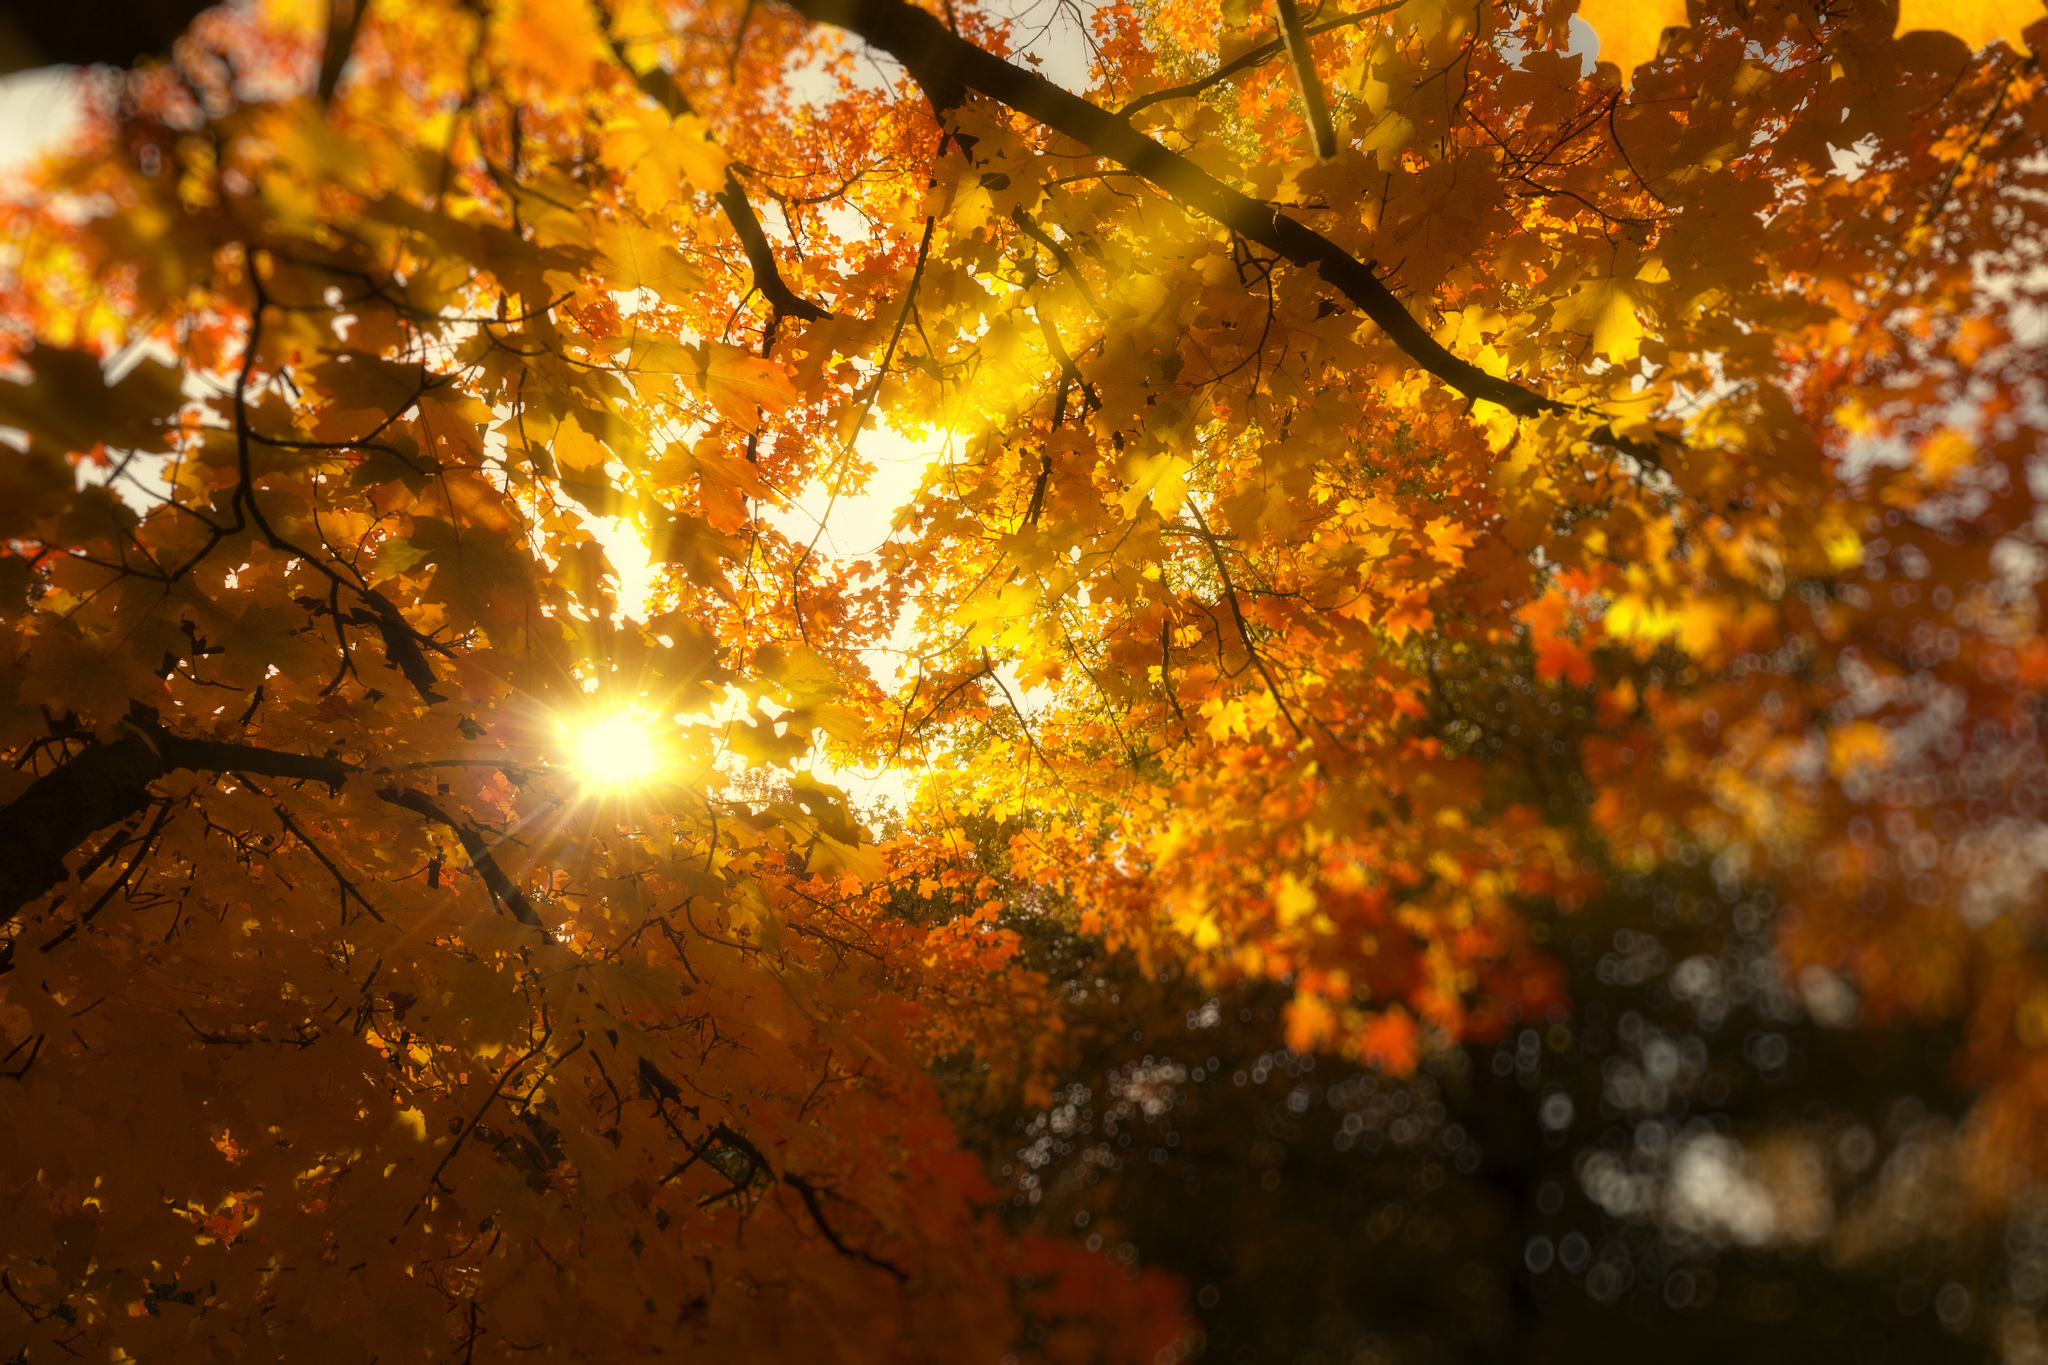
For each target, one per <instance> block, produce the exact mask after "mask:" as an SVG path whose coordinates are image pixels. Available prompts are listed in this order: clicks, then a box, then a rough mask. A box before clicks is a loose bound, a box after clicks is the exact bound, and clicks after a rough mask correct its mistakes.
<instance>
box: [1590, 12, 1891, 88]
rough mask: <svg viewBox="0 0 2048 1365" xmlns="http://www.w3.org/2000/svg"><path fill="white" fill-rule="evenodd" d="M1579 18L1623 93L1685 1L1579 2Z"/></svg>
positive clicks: (1681, 17)
mask: <svg viewBox="0 0 2048 1365" xmlns="http://www.w3.org/2000/svg"><path fill="white" fill-rule="evenodd" d="M1908 3H1911V0H1908ZM1579 17H1580V18H1581V19H1584V20H1585V21H1586V22H1587V23H1588V24H1589V25H1591V26H1592V29H1593V32H1595V33H1597V34H1599V35H1600V60H1601V61H1603V62H1613V63H1614V64H1615V65H1616V66H1618V67H1620V68H1621V84H1622V86H1623V88H1624V89H1625V88H1627V86H1628V84H1629V81H1630V80H1631V79H1632V78H1633V76H1634V74H1635V69H1636V68H1637V67H1639V66H1641V65H1642V64H1643V63H1644V62H1647V61H1650V60H1652V59H1654V58H1655V57H1656V55H1657V44H1658V43H1659V42H1660V41H1661V40H1662V39H1663V37H1664V30H1665V29H1667V28H1684V27H1686V18H1685V0H1582V3H1581V4H1580V5H1579Z"/></svg>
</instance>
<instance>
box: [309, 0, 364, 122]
mask: <svg viewBox="0 0 2048 1365" xmlns="http://www.w3.org/2000/svg"><path fill="white" fill-rule="evenodd" d="M369 9H370V0H330V3H329V4H328V8H327V41H326V44H325V46H324V47H323V48H322V50H321V53H320V81H319V84H318V85H317V86H316V87H315V88H316V90H317V91H318V93H319V96H320V102H321V103H322V104H328V103H331V102H332V101H333V99H334V90H335V87H336V86H338V85H340V84H341V73H342V71H343V70H344V69H345V68H346V67H347V66H348V59H349V54H350V53H351V52H353V51H354V50H355V45H356V32H357V30H359V29H361V28H362V26H363V16H364V15H365V14H367V13H368V12H369Z"/></svg>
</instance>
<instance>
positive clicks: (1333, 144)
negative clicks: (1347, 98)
mask: <svg viewBox="0 0 2048 1365" xmlns="http://www.w3.org/2000/svg"><path fill="white" fill-rule="evenodd" d="M1273 12H1274V13H1275V14H1276V15H1277V16H1278V17H1279V20H1280V36H1281V37H1282V38H1284V39H1285V40H1286V42H1287V58H1288V60H1289V61H1291V62H1293V63H1294V79H1295V81H1296V83H1297V84H1299V85H1300V86H1301V108H1302V112H1303V114H1305V115H1306V116H1307V118H1308V131H1309V138H1310V140H1311V141H1313V142H1314V143H1315V148H1316V155H1317V156H1319V157H1321V158H1322V159H1323V160H1325V161H1328V160H1329V159H1330V158H1331V157H1333V156H1335V155H1337V127H1336V125H1335V124H1333V123H1332V122H1330V102H1329V100H1328V99H1326V98H1324V96H1323V82H1322V78H1321V77H1319V76H1317V75H1316V59H1315V54H1314V53H1312V52H1310V51H1309V49H1308V33H1307V31H1306V30H1304V29H1303V27H1302V23H1301V10H1300V8H1299V7H1297V6H1296V5H1295V3H1294V0H1273Z"/></svg>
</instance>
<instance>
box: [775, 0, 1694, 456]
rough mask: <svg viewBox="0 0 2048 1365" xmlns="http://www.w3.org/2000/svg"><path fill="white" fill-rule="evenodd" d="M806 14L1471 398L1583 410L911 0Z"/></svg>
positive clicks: (1627, 441)
mask: <svg viewBox="0 0 2048 1365" xmlns="http://www.w3.org/2000/svg"><path fill="white" fill-rule="evenodd" d="M789 3H790V4H791V5H792V6H793V7H794V8H795V9H796V10H797V12H798V13H800V14H802V15H803V16H804V17H805V18H807V19H809V20H811V21H812V22H814V23H823V24H831V25H833V26H834V27H837V28H843V29H845V30H847V31H848V32H850V33H854V34H857V35H858V36H859V37H861V38H862V39H864V40H866V41H867V42H868V43H869V44H870V45H872V46H874V47H878V48H880V49H882V50H883V51H884V52H887V53H888V54H889V55H890V56H892V57H894V58H895V59H896V60H897V61H899V62H901V63H903V65H904V67H905V69H907V70H908V71H909V72H910V74H911V76H912V77H914V78H915V79H916V81H917V82H918V84H919V85H921V86H922V87H923V88H924V91H925V93H926V94H927V95H928V96H929V97H930V99H931V102H932V105H933V107H934V108H936V109H942V110H943V109H950V108H953V107H955V106H957V105H959V104H960V103H962V102H963V101H964V100H965V99H966V98H967V94H968V92H969V91H975V92H978V93H980V94H983V95H986V96H988V97H989V98H990V99H993V100H996V101H997V102H998V103H1001V104H1004V105H1007V106H1008V107H1009V108H1011V109H1015V110H1016V111H1017V112H1019V113H1021V114H1026V115H1029V116H1030V117H1032V118H1034V119H1036V120H1038V121H1039V122H1040V123H1042V124H1044V125H1045V126H1046V127H1048V128H1050V129H1052V130H1053V131H1055V132H1057V133H1060V134H1061V135H1063V136H1065V137H1069V138H1072V139H1073V140H1074V141H1076V142H1078V143H1080V144H1081V145H1082V146H1083V147H1085V148H1086V149H1087V150H1088V151H1089V152H1090V153H1092V154H1093V155H1095V156H1099V157H1103V158H1105V159H1107V160H1110V161H1114V162H1116V163H1118V164H1119V165H1121V166H1123V167H1125V168H1126V169H1128V170H1130V171H1132V172H1133V173H1135V174H1137V175H1139V176H1141V177H1143V178H1144V179H1146V180H1149V181H1150V182H1151V183H1152V184H1153V185H1155V186H1156V187H1158V188H1159V189H1160V190H1162V191H1164V192H1165V193H1166V194H1167V195H1168V196H1169V197H1171V198H1172V199H1174V200H1175V201H1176V202H1178V203H1180V204H1181V205H1182V206H1184V207H1186V208H1188V209H1191V210H1193V211H1194V212H1196V213H1199V214H1201V215H1202V216H1203V217H1205V218H1209V219H1212V220H1214V221H1215V222H1217V223H1220V224H1222V225H1223V226H1224V227H1227V228H1229V229H1230V230H1231V231H1233V232H1235V233H1237V234H1238V235H1239V236H1241V237H1243V238H1244V239H1245V240H1247V241H1250V242H1255V243H1257V244H1258V245H1260V246H1263V247H1265V248H1266V249H1267V250H1268V251H1271V252H1273V253H1274V254H1276V255H1278V256H1279V257H1281V258H1282V259H1283V260H1286V261H1289V262H1291V263H1292V264H1294V265H1296V266H1299V267H1301V268H1302V269H1305V270H1308V269H1313V270H1315V271H1317V272H1319V273H1320V274H1321V275H1322V277H1323V279H1324V281H1325V282H1327V283H1328V284H1330V285H1331V286H1332V287H1333V288H1335V289H1337V290H1338V291H1339V292H1341V293H1342V294H1343V295H1344V296H1345V297H1346V298H1348V299H1350V300H1351V302H1352V303H1354V304H1355V305H1357V307H1358V308H1359V309H1360V310H1361V311H1363V312H1364V313H1365V315H1366V316H1367V317H1368V318H1371V319H1372V321H1373V322H1375V323H1377V324H1378V325H1379V328H1380V330H1381V331H1383V332H1385V333H1386V335H1387V338H1388V339H1389V340H1390V341H1392V342H1393V343H1394V345H1395V346H1397V347H1399V348H1400V350H1401V351H1402V353H1403V354H1405V355H1406V356H1407V357H1408V358H1409V359H1410V360H1412V361H1414V362H1415V363H1416V364H1417V365H1419V366H1421V367H1422V368H1423V369H1424V370H1426V371H1428V372H1429V373H1430V374H1433V375H1435V376H1436V377H1437V378H1438V379H1441V380H1443V381H1444V383H1446V384H1448V385H1450V386H1451V387H1452V388H1454V389H1456V390H1457V391H1458V392H1460V393H1462V394H1464V395H1465V396H1466V397H1468V398H1473V399H1480V400H1484V401H1485V402H1489V403H1496V404H1498V405H1499V406H1501V407H1503V408H1505V409H1507V410H1508V411H1509V412H1511V413H1513V414H1515V415H1516V416H1518V417H1537V416H1542V415H1545V414H1551V413H1571V412H1574V411H1576V410H1575V409H1574V408H1572V407H1571V406H1570V405H1569V404H1565V403H1560V402H1558V401H1557V400H1556V399H1554V398H1549V397H1546V396H1545V395H1543V394H1540V393H1537V392H1535V391H1533V390H1531V389H1526V388H1523V387H1522V386H1521V385H1519V384H1516V383H1514V382H1512V381H1510V380H1507V379H1501V378H1497V377H1495V376H1494V375H1490V374H1488V373H1487V372H1486V371H1484V370H1482V369H1480V368H1479V367H1478V366H1477V365H1474V364H1472V363H1471V362H1469V361H1466V360H1462V359H1460V358H1459V357H1457V356H1455V355H1453V354H1451V352H1450V351H1448V350H1446V349H1445V348H1444V347H1443V346H1442V345H1440V344H1439V343H1438V342H1437V341H1436V339H1435V338H1434V337H1432V336H1430V334H1429V332H1428V330H1427V329H1426V328H1424V327H1423V325H1422V324H1421V323H1420V322H1418V321H1416V319H1415V318H1414V317H1413V316H1411V315H1410V314H1409V312H1408V309H1407V308H1406V307H1405V306H1404V305H1403V304H1402V302H1401V300H1400V299H1398V298H1397V297H1395V295H1394V293H1393V291H1392V290H1390V289H1389V288H1387V286H1386V285H1385V284H1384V283H1382V282H1381V280H1380V278H1379V277H1378V276H1377V275H1376V274H1374V273H1373V266H1372V263H1371V262H1369V261H1361V260H1359V259H1358V258H1357V257H1356V256H1353V255H1352V254H1351V253H1350V252H1348V251H1346V250H1345V249H1344V248H1343V247H1341V246H1339V245H1337V243H1335V242H1333V241H1331V240H1330V239H1329V238H1327V237H1325V236H1323V235H1322V234H1321V233H1319V232H1317V231H1316V230H1315V229H1313V228H1310V227H1308V226H1306V225H1304V224H1302V223H1299V222H1297V221H1295V220H1294V219H1292V218H1289V217H1288V216H1287V215H1286V214H1284V213H1281V212H1280V211H1279V210H1277V209H1274V208H1272V207H1271V206H1270V205H1267V204H1262V203H1260V202H1259V201H1258V200H1256V199H1253V198H1251V197H1250V196H1249V195H1246V194H1244V193H1242V192H1240V191H1238V190H1235V189H1232V188H1231V187H1230V186H1228V185H1226V184H1224V183H1223V182H1222V181H1220V180H1218V179H1217V178H1216V177H1215V176H1213V175H1210V174H1209V173H1208V172H1207V171H1205V170H1203V169H1202V168H1201V167H1200V166H1197V165H1196V164H1195V163H1194V162H1192V161H1190V160H1188V159H1187V158H1186V157H1184V156H1181V155H1180V154H1178V153H1176V152H1172V151H1169V150H1168V149H1167V148H1166V147H1165V146H1163V145H1161V144H1160V143H1158V142H1155V141H1154V140H1153V139H1151V138H1149V137H1146V136H1145V135H1144V134H1143V133H1140V132H1138V131H1137V130H1136V129H1134V128H1132V127H1131V126H1130V124H1128V123H1126V122H1125V121H1124V120H1123V119H1121V118H1119V117H1118V116H1117V115H1115V114H1112V113H1110V112H1108V111H1107V110H1104V109H1102V108H1101V107H1099V106H1097V105H1094V104H1091V103H1089V102H1088V101H1087V100H1084V99H1082V98H1081V97H1080V96H1078V95H1074V94H1071V93H1069V92H1068V91H1066V90H1064V89H1062V88H1061V87H1060V86H1057V85H1055V84H1053V83H1052V82H1051V81H1049V80H1047V79H1045V77H1043V76H1039V75H1036V74H1034V73H1032V72H1029V71H1026V70H1024V69H1022V68H1021V67H1017V66H1012V65H1011V64H1010V63H1009V62H1006V61H1004V60H1003V59H1002V58H1001V57H998V56H996V55H994V54H993V53H990V52H986V51H984V50H983V49H981V48H980V47H977V46H975V45H974V44H973V43H971V42H968V41H967V40H966V39H964V38H961V37H960V36H958V35H957V34H954V33H951V32H949V31H947V29H946V26H945V25H944V24H941V23H940V22H939V21H938V20H937V19H935V18H933V17H932V16H931V15H929V14H927V13H925V12H924V11H923V10H921V9H918V8H917V7H916V6H915V5H912V4H910V3H908V0H789ZM1594 439H1596V440H1597V441H1598V442H1599V443H1600V444H1602V445H1605V446H1609V447H1611V448H1613V449H1615V450H1619V451H1622V452H1624V453H1626V454H1629V455H1632V456H1635V457H1636V458H1638V459H1640V460H1644V461H1646V462H1649V463H1653V464H1654V463H1657V462H1659V459H1660V455H1659V451H1658V450H1657V448H1656V447H1655V446H1654V445H1652V444H1650V443H1648V442H1643V441H1637V440H1633V439H1631V438H1628V437H1624V436H1621V435H1620V434H1618V433H1616V432H1614V431H1613V430H1611V429H1607V430H1603V431H1601V432H1599V433H1598V434H1597V435H1596V436H1595V438H1594Z"/></svg>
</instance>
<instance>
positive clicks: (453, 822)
mask: <svg viewBox="0 0 2048 1365" xmlns="http://www.w3.org/2000/svg"><path fill="white" fill-rule="evenodd" d="M377 795H378V797H379V798H380V799H381V800H385V801H389V802H390V803H391V804H392V805H394V806H399V807H402V808H403V809H405V810H409V811H411V812H412V813H413V814H415V815H420V816H424V817H425V818H427V819H429V820H432V821H433V822H434V823H435V824H438V825H445V826H447V827H448V828H449V829H452V830H454V831H455V837H456V838H457V839H460V840H461V841H462V851H463V852H464V853H466V854H468V855H469V861H470V865H471V866H472V867H474V868H475V869H476V870H477V875H478V876H480V877H482V878H483V879H484V885H485V886H487V887H489V888H490V890H491V894H492V895H493V896H496V897H497V898H498V899H499V900H500V901H502V902H503V903H504V905H505V908H506V909H508V910H510V911H511V912H512V917H513V918H514V919H516V920H518V921H519V922H520V923H521V924H530V925H532V926H533V927H534V928H536V929H539V930H540V932H541V936H542V937H543V938H545V939H547V940H548V941H550V942H552V941H553V939H554V936H553V935H552V934H550V933H548V931H547V928H546V927H545V926H544V925H543V924H542V922H541V917H540V912H539V911H538V910H535V909H534V908H533V902H531V901H529V900H528V899H526V895H525V893H524V892H522V891H521V890H520V889H519V887H518V884H517V883H515V882H514V881H513V880H512V879H511V878H510V877H508V876H506V875H505V869H504V868H502V867H499V866H498V863H497V860H496V859H495V858H493V857H491V850H490V846H489V845H488V844H486V843H484V835H483V831H482V830H480V829H478V828H477V827H476V826H475V825H472V824H470V823H469V822H467V821H464V820H457V819H456V818H455V817H454V816H452V815H450V814H448V812H446V811H444V810H442V809H441V808H440V807H439V806H438V805H436V804H434V800H433V798H432V797H430V796H428V795H427V794H426V793H425V792H423V791H415V790H413V789H412V788H409V787H384V788H381V789H379V790H378V792H377Z"/></svg>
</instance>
